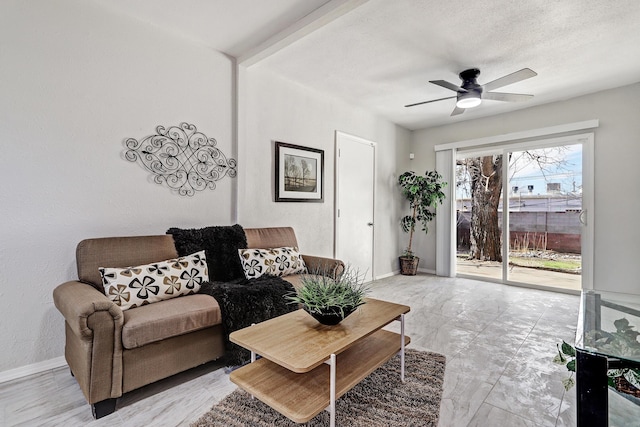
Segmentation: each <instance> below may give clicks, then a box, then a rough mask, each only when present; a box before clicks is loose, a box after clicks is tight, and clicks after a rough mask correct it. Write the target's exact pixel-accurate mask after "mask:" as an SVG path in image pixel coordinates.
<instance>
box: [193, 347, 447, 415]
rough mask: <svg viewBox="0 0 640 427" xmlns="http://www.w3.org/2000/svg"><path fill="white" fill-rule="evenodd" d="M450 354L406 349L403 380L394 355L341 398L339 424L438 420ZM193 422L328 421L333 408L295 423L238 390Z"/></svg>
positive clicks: (338, 406) (339, 400)
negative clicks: (447, 356) (446, 355)
mask: <svg viewBox="0 0 640 427" xmlns="http://www.w3.org/2000/svg"><path fill="white" fill-rule="evenodd" d="M444 368H445V357H444V356H443V355H441V354H437V353H430V352H424V351H417V350H412V349H407V350H406V353H405V382H404V383H402V382H401V381H400V358H399V357H398V356H395V357H393V358H392V359H391V360H390V361H388V362H387V363H386V364H384V365H383V366H381V367H380V368H378V369H377V370H376V371H374V372H373V373H372V374H371V375H369V376H368V377H367V378H365V379H364V380H363V381H362V382H361V383H360V384H358V385H357V386H355V387H354V388H353V389H351V390H350V391H349V392H347V393H346V394H345V395H344V396H342V397H341V398H340V399H338V400H337V402H336V425H337V426H349V427H352V426H362V427H365V426H366V427H371V426H380V427H382V426H384V427H389V426H420V427H428V426H433V427H435V426H437V425H438V415H439V412H440V399H441V397H442V383H443V380H444ZM191 426H192V427H209V426H216V427H241V426H242V427H244V426H249V427H272V426H282V427H289V426H291V427H293V426H309V427H312V426H313V427H321V426H322V427H325V426H329V413H328V412H327V411H322V412H321V413H319V414H318V415H317V416H316V417H315V418H313V419H312V420H311V421H309V422H307V423H304V424H296V423H294V422H293V421H291V420H289V419H288V418H286V417H285V416H283V415H281V414H280V413H278V412H276V411H274V410H273V409H271V408H270V407H269V406H267V405H266V404H264V403H262V402H261V401H259V400H258V399H251V396H250V395H249V394H248V393H246V392H245V391H243V390H240V389H238V390H235V391H234V392H233V393H231V394H230V395H229V396H227V397H225V398H224V399H223V400H222V401H221V402H220V403H218V404H217V405H215V406H213V408H212V409H211V411H209V412H208V413H206V414H205V415H204V416H202V417H201V418H200V419H199V420H198V421H196V422H195V423H193V424H191Z"/></svg>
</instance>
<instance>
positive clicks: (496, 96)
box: [482, 92, 533, 102]
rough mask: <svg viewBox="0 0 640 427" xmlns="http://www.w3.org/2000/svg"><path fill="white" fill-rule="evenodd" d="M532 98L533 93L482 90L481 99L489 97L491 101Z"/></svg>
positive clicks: (513, 100) (515, 100)
mask: <svg viewBox="0 0 640 427" xmlns="http://www.w3.org/2000/svg"><path fill="white" fill-rule="evenodd" d="M531 98H533V95H525V94H523V93H504V92H484V93H483V94H482V99H490V100H492V101H507V102H522V101H528V100H530V99H531Z"/></svg>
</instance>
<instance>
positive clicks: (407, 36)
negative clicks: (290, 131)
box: [95, 0, 640, 129]
mask: <svg viewBox="0 0 640 427" xmlns="http://www.w3.org/2000/svg"><path fill="white" fill-rule="evenodd" d="M95 1H99V2H101V3H104V4H105V5H106V4H107V3H108V4H109V5H110V6H109V7H115V8H118V9H120V10H121V11H122V12H124V13H127V14H131V15H134V16H136V17H137V18H138V19H141V20H144V21H149V22H152V23H154V24H156V25H159V26H164V27H170V29H171V30H172V31H175V32H180V33H183V34H184V35H186V36H187V37H190V38H192V39H197V40H200V41H201V42H203V43H205V44H207V45H209V46H211V47H213V48H215V49H217V50H220V51H223V52H226V53H228V54H230V55H232V56H239V55H242V54H244V53H246V52H247V51H249V50H250V49H251V48H252V47H255V46H256V45H258V44H260V43H261V42H263V41H264V40H265V39H267V38H268V36H269V35H273V34H275V33H277V32H278V31H280V30H284V29H285V28H287V27H289V26H290V25H292V24H294V23H295V22H296V21H297V20H298V19H300V18H302V17H303V16H305V15H306V14H308V13H309V12H311V11H312V10H314V9H316V8H318V7H320V6H322V5H323V4H324V3H326V1H320V0H315V1H314V0H268V1H266V0H216V1H206V0H189V1H181V2H172V1H169V0H162V1H158V0H135V1H133V0H95ZM345 1H346V2H347V3H349V2H354V3H363V4H362V5H360V6H358V7H357V8H355V9H354V10H351V11H350V12H348V13H346V14H345V15H343V16H341V17H340V18H338V19H336V20H333V21H332V22H329V23H328V24H326V25H324V26H322V27H321V28H319V29H318V30H316V31H314V32H312V33H310V34H307V35H305V36H304V37H302V38H300V39H298V40H297V41H295V42H294V43H292V44H290V45H289V46H287V47H285V48H283V49H281V50H280V51H278V52H276V53H274V54H272V55H271V56H269V57H267V58H265V59H262V60H261V61H260V62H258V63H257V64H255V65H252V67H266V68H269V69H270V70H273V71H274V72H276V73H278V74H281V75H283V76H285V77H286V78H288V79H290V80H292V81H296V82H298V83H300V84H302V85H304V86H308V87H311V88H314V89H315V90H318V91H320V92H323V93H326V94H329V95H333V96H336V97H339V98H342V99H343V100H345V101H347V102H349V103H352V104H354V105H359V106H362V107H364V108H367V109H369V110H371V111H373V112H375V113H378V114H380V115H382V116H384V117H386V118H388V119H389V120H391V121H393V122H395V123H398V124H400V125H402V126H405V127H407V128H409V129H418V128H423V127H427V126H433V125H438V124H444V123H452V122H455V121H459V120H466V119H470V118H477V117H483V116H487V115H493V114H499V113H502V112H506V111H510V110H513V109H518V108H526V107H529V106H533V105H539V104H543V103H547V102H552V101H557V100H561V99H566V98H570V97H574V96H578V95H582V94H586V93H591V92H596V91H599V90H603V89H608V88H612V87H617V86H623V85H627V84H630V83H634V82H638V81H640V1H638V0H616V1H609V0H601V1H596V0H528V1H514V0H476V1H472V2H471V1H468V0H465V1H463V0H448V1H442V0H368V1H366V0H358V1H353V0H340V3H344V2H345ZM334 2H336V0H334ZM471 67H476V68H479V69H480V70H481V75H480V76H479V78H478V82H479V83H481V84H484V83H487V82H489V81H491V80H494V79H496V78H498V77H501V76H503V75H505V74H509V73H511V72H514V71H517V70H519V69H521V68H525V67H528V68H531V69H533V70H534V71H536V72H537V73H538V76H536V77H533V78H531V79H528V80H525V81H522V82H519V83H516V84H513V85H510V86H506V87H504V88H501V89H499V91H501V92H516V93H530V94H533V95H535V97H534V98H533V100H531V101H527V102H525V103H506V102H499V101H489V100H485V101H483V103H482V105H481V106H480V107H478V108H475V109H472V110H467V111H466V112H465V113H464V114H462V115H461V116H456V117H450V116H449V114H450V113H451V110H452V109H453V107H454V104H455V101H454V100H453V99H451V100H446V101H440V102H436V103H432V104H427V105H423V106H418V107H413V108H404V105H405V104H409V103H413V102H419V101H424V100H429V99H435V98H442V97H446V96H451V95H455V93H454V92H451V91H448V90H447V89H444V88H441V87H438V86H435V85H432V84H430V83H428V81H429V80H447V81H450V82H451V83H454V84H459V83H460V81H459V79H458V76H457V75H458V73H459V72H460V71H462V70H464V69H466V68H471Z"/></svg>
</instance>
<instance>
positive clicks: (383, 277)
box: [375, 270, 400, 280]
mask: <svg viewBox="0 0 640 427" xmlns="http://www.w3.org/2000/svg"><path fill="white" fill-rule="evenodd" d="M398 274H400V270H395V271H392V272H391V273H387V274H383V275H381V276H376V279H375V280H380V279H386V278H387V277H393V276H397V275H398Z"/></svg>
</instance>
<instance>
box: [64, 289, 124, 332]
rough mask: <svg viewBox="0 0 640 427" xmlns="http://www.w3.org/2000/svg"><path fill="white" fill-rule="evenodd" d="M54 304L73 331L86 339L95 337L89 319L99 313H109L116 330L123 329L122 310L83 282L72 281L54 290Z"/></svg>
mask: <svg viewBox="0 0 640 427" xmlns="http://www.w3.org/2000/svg"><path fill="white" fill-rule="evenodd" d="M53 303H54V304H55V306H56V308H57V309H58V310H59V311H60V313H62V315H63V316H64V319H65V320H66V322H67V324H68V325H69V327H70V328H71V330H72V331H73V332H74V333H75V334H76V335H78V336H79V337H82V338H84V339H91V338H92V337H93V330H92V328H90V325H89V324H88V319H89V317H90V316H91V315H93V314H95V313H97V312H100V311H106V312H108V314H109V315H110V316H111V318H112V319H113V322H114V324H115V326H116V328H120V329H122V325H123V323H124V316H123V314H122V310H121V309H120V307H118V305H117V304H115V303H114V302H113V301H111V300H110V299H109V298H107V296H106V295H104V294H101V293H100V291H98V290H97V289H95V288H94V287H92V286H90V285H87V284H85V283H82V282H78V281H71V282H66V283H63V284H61V285H59V286H58V287H57V288H55V289H54V290H53Z"/></svg>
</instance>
